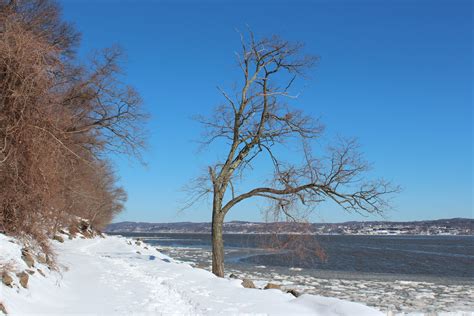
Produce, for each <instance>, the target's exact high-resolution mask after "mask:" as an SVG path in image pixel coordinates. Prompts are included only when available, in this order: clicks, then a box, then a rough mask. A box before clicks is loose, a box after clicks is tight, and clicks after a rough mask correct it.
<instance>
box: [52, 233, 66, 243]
mask: <svg viewBox="0 0 474 316" xmlns="http://www.w3.org/2000/svg"><path fill="white" fill-rule="evenodd" d="M53 240H57V241H59V242H60V243H63V242H64V238H63V237H61V236H59V235H54V237H53Z"/></svg>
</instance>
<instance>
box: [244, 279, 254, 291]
mask: <svg viewBox="0 0 474 316" xmlns="http://www.w3.org/2000/svg"><path fill="white" fill-rule="evenodd" d="M242 286H243V287H245V288H247V289H254V288H255V284H253V282H252V280H250V279H243V280H242Z"/></svg>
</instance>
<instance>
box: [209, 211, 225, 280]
mask: <svg viewBox="0 0 474 316" xmlns="http://www.w3.org/2000/svg"><path fill="white" fill-rule="evenodd" d="M223 225H224V216H223V215H222V213H220V209H219V208H216V207H214V208H213V210H212V273H214V274H215V275H217V276H218V277H221V278H222V277H224V239H223V236H222V228H223Z"/></svg>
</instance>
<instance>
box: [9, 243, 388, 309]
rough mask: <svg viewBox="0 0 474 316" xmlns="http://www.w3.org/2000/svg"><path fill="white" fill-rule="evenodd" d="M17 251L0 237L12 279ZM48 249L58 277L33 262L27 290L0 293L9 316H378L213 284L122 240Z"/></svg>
mask: <svg viewBox="0 0 474 316" xmlns="http://www.w3.org/2000/svg"><path fill="white" fill-rule="evenodd" d="M12 241H13V242H12ZM21 249H22V246H21V245H20V244H18V243H17V242H16V241H15V240H12V239H11V238H9V237H7V236H5V235H2V234H0V267H1V265H2V264H5V263H8V262H9V263H10V269H13V270H14V271H15V272H19V271H22V270H26V269H28V268H27V265H26V263H25V262H24V261H23V260H22V259H21ZM54 249H55V252H56V253H57V259H58V262H59V265H60V271H61V272H60V273H58V272H54V271H49V269H48V268H47V267H46V266H45V265H43V264H40V263H38V262H35V266H34V267H33V268H30V269H29V270H30V272H31V271H36V272H35V273H34V274H32V275H30V277H29V282H28V288H27V289H25V288H23V287H21V286H13V287H11V288H10V287H7V286H5V285H3V284H1V285H0V303H3V305H4V306H5V307H6V309H7V311H8V312H9V314H12V315H17V314H19V315H23V314H47V315H51V314H56V315H65V314H72V313H74V314H107V315H110V314H124V315H132V314H152V315H155V314H180V315H182V314H185V315H190V314H191V315H195V314H240V313H243V314H264V315H267V314H268V315H271V314H275V315H277V314H278V315H300V314H311V315H381V314H382V313H381V312H379V311H377V310H375V309H372V308H369V307H367V306H364V305H362V304H358V303H352V302H348V301H343V300H340V299H335V298H327V297H322V296H315V295H302V296H300V297H298V298H295V297H294V296H293V295H291V294H288V293H284V292H282V291H280V290H276V289H275V290H259V289H246V288H243V287H242V285H241V281H240V280H237V279H222V278H217V277H215V276H214V275H213V274H211V273H210V272H207V271H205V270H201V269H197V268H192V267H191V266H189V265H187V264H183V263H178V262H175V261H174V260H173V259H171V258H169V257H167V256H165V255H163V254H161V253H159V252H158V251H157V250H156V249H153V248H151V247H149V246H147V245H145V244H140V245H137V244H135V242H134V241H131V240H129V239H126V238H123V237H112V236H107V237H106V238H94V239H81V238H76V239H73V240H67V239H66V241H65V242H64V243H59V242H57V241H54ZM38 268H39V269H40V270H41V272H43V273H44V274H45V275H46V276H45V277H44V276H42V275H41V274H40V272H39V271H38V270H37V269H38ZM10 275H12V276H13V278H14V280H15V281H18V279H17V277H16V276H15V274H14V273H10ZM0 314H1V312H0Z"/></svg>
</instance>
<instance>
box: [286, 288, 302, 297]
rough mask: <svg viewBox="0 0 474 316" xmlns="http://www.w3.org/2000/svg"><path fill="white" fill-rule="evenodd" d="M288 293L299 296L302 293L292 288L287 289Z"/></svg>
mask: <svg viewBox="0 0 474 316" xmlns="http://www.w3.org/2000/svg"><path fill="white" fill-rule="evenodd" d="M286 293H289V294H291V295H293V296H294V297H299V296H301V293H300V292H298V291H297V290H295V289H290V290H288V291H286Z"/></svg>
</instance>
